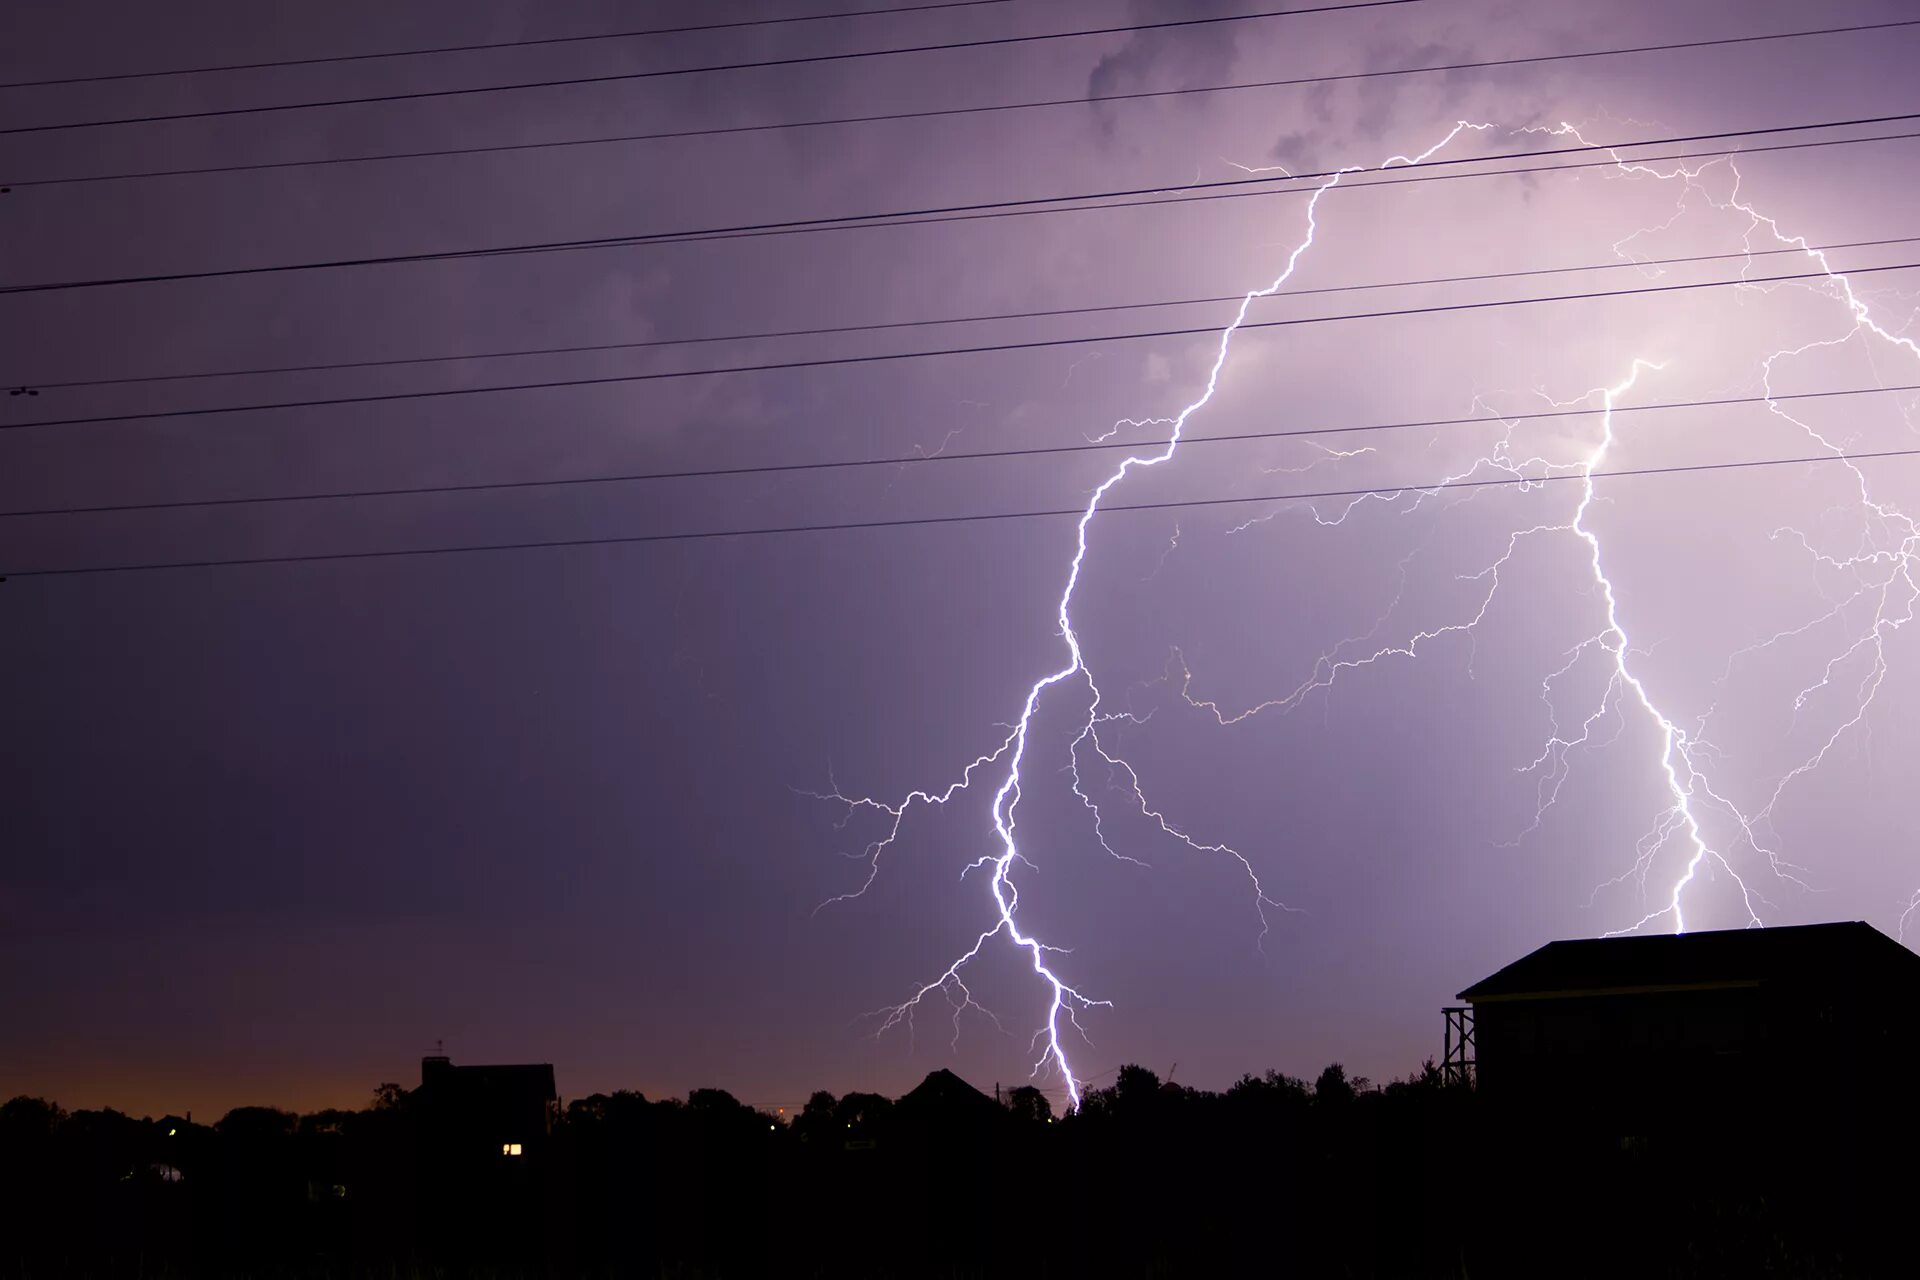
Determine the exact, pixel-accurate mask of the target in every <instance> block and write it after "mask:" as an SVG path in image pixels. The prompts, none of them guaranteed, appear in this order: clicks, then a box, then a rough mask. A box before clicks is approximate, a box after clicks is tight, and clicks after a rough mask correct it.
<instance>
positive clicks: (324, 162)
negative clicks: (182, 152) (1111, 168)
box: [6, 0, 1920, 188]
mask: <svg viewBox="0 0 1920 1280" xmlns="http://www.w3.org/2000/svg"><path fill="white" fill-rule="evenodd" d="M983 2H992V3H1000V2H1003V0H983ZM1916 26H1920V18H1909V19H1902V20H1900V21H1895V22H1871V23H1862V24H1859V25H1855V26H1844V27H1819V28H1813V29H1804V30H1799V31H1781V32H1774V33H1770V34H1764V35H1748V36H1725V37H1718V38H1715V39H1709V40H1683V41H1678V42H1674V43H1670V44H1648V45H1630V46H1625V47H1618V48H1609V49H1583V50H1576V51H1573V52H1568V53H1547V54H1531V55H1526V56H1521V57H1513V58H1487V59H1481V60H1478V61H1473V62H1451V63H1442V64H1439V65H1433V66H1419V67H1391V68H1383V69H1379V70H1374V71H1351V72H1342V73H1336V74H1332V75H1317V76H1296V77H1293V78H1291V79H1283V80H1255V81H1247V82H1241V83H1234V84H1219V85H1197V86H1189V87H1186V88H1181V89H1151V90H1140V91H1136V92H1131V93H1104V94H1087V95H1083V96H1079V97H1072V98H1043V99H1035V100H1029V101H1024V102H1005V103H989V104H986V105H982V106H973V107H941V108H934V109H930V110H921V111H891V112H881V113H876V114H870V115H857V116H835V117H829V118H826V119H818V120H787V121H774V122H770V123H767V124H747V125H719V126H714V127H710V128H703V129H675V130H665V131H658V132H652V133H629V134H617V135H613V136H610V137H598V138H575V139H563V140H559V141H554V142H511V143H497V144H491V145H485V146H473V147H440V148H432V149H427V150H419V151H397V152H386V153H381V154H376V155H365V156H323V157H319V158H316V159H310V160H267V161H258V162H254V163H246V164H223V165H203V166H198V167H189V168H179V169H146V170H135V171H131V172H123V173H103V174H82V175H78V176H73V177H59V178H27V179H10V180H7V183H6V185H10V186H13V187H19V188H30V187H50V186H68V185H74V184H81V183H92V182H120V181H132V180H137V179H146V178H170V177H186V176H197V175H210V174H224V173H252V172H260V171H265V170H272V169H299V168H313V167H321V166H329V165H342V164H370V163H377V162H382V161H390V160H423V159H431V158H436V157H445V156H469V155H489V154H499V153H503V152H514V151H547V150H555V149H560V148H567V147H593V146H606V145H610V144H614V143H628V142H652V141H662V140H667V139H679V138H709V137H718V136H722V135H727V134H745V133H765V132H769V131H774V130H784V129H819V128H830V127H838V126H844V125H855V124H873V123H879V122H886V121H899V120H929V119H936V118H940V117H948V116H971V115H984V114H989V113H995V112H1006V111H1031V110H1039V109H1044V108H1053V107H1079V106H1087V105H1090V104H1096V103H1106V102H1138V101H1145V100H1150V99H1156V98H1179V97H1187V96H1190V95H1194V94H1214V93H1235V92H1242V91H1247V90H1254V89H1279V88H1292V87H1299V86H1305V85H1316V84H1334V83H1339V82H1342V81H1350V80H1375V79H1382V78H1387V77H1397V76H1415V75H1431V74H1435V73H1439V72H1454V71H1481V70H1490V69H1494V68H1499V67H1517V66H1530V65H1538V64H1543V63H1555V62H1571V61H1577V60H1582V59H1588V58H1612V57H1623V56H1627V55H1634V54H1645V53H1665V52H1671V51H1676V50H1687V49H1708V48H1715V47H1720V46H1728V45H1745V44H1759V43H1764V42H1768V41H1776V40H1799V39H1807V38H1810V37H1815V36H1830V35H1847V34H1852V33H1856V32H1868V31H1887V30H1892V29H1895V28H1902V27H1916Z"/></svg>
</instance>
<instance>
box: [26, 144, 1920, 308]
mask: <svg viewBox="0 0 1920 1280" xmlns="http://www.w3.org/2000/svg"><path fill="white" fill-rule="evenodd" d="M1914 120H1920V112H1904V113H1901V114H1897V115H1881V116H1861V117H1853V118H1849V119H1843V120H1827V121H1818V122H1810V123H1803V124H1791V125H1775V126H1771V127H1767V128H1759V129H1731V130H1722V131H1719V132H1715V133H1696V134H1682V135H1673V136H1669V137H1663V138H1652V139H1639V140H1635V141H1628V142H1608V143H1587V144H1582V145H1580V146H1574V147H1551V148H1543V149H1535V150H1529V151H1504V152H1495V153H1493V154H1491V155H1483V156H1460V157H1455V158H1452V159H1447V160H1426V161H1422V162H1421V163H1419V164H1417V165H1412V164H1409V165H1394V166H1391V167H1388V166H1379V167H1374V166H1367V167H1356V168H1353V169H1350V170H1321V171H1315V172H1312V173H1298V174H1287V175H1281V176H1274V177H1249V178H1224V179H1219V180H1215V181H1210V182H1196V183H1189V184H1186V185H1185V186H1181V187H1169V186H1153V187H1132V188H1121V189H1113V190H1106V191H1094V192H1083V193H1078V194H1067V195H1054V196H1030V197H1021V198H1016V199H1006V200H991V201H980V202H972V203H966V204H951V205H934V206H927V207H922V208H917V209H896V210H888V211H883V212H875V213H854V214H835V215H832V216H824V217H815V218H801V219H787V220H781V221H769V222H752V223H736V224H731V225H725V226H711V227H699V228H689V229H684V230H678V231H656V232H644V233H638V234H633V235H623V236H595V237H590V238H585V239H575V240H549V241H533V242H525V243H515V244H505V245H485V246H478V247H473V248H466V249H444V250H432V251H426V252H420V253H405V254H384V255H378V256H368V257H359V258H331V259H319V260H311V261H306V262H283V263H267V264H261V265H258V266H251V267H221V268H211V269H207V270H200V271H174V272H165V273H155V274H148V275H137V276H105V277H96V278H91V279H79V280H59V281H46V282H41V283H31V284H9V285H4V286H0V294H22V293H51V292H61V291H66V290H72V289H96V288H105V287H112V286H120V285H143V284H161V283H178V282H181V281H188V280H213V279H229V278H234V277H240V276H255V275H273V274H281V273H289V272H308V271H327V270H336V269H340V268H347V267H370V266H393V265H398V264H402V263H417V262H436V261H449V260H457V259H468V258H487V257H499V256H509V255H517V254H529V253H536V254H537V253H556V252H565V251H577V250H583V249H607V248H626V247H634V246H639V245H655V244H691V243H700V242H703V241H708V240H721V239H736V238H744V237H747V236H759V235H791V234H796V233H800V232H806V231H840V230H859V229H863V228H867V227H873V226H892V225H899V226H918V225H922V224H924V223H935V222H948V221H960V220H963V219H983V218H1005V217H1017V216H1022V215H1031V214H1038V213H1067V212H1077V211H1081V210H1084V209H1087V208H1138V207H1146V206H1151V205H1155V204H1185V203H1199V202H1203V201H1207V200H1219V199H1229V198H1235V197H1244V196H1248V195H1305V194H1308V193H1310V191H1311V190H1312V188H1310V187H1301V186H1297V185H1286V186H1284V187H1283V188H1282V189H1280V190H1275V188H1276V187H1282V184H1299V183H1304V182H1309V181H1314V180H1320V181H1324V180H1326V179H1329V178H1332V177H1333V176H1334V175H1335V174H1336V173H1343V174H1344V175H1346V177H1352V176H1353V175H1365V174H1374V175H1377V176H1375V177H1374V178H1373V179H1372V180H1371V181H1368V180H1364V179H1362V180H1354V181H1348V180H1345V178H1343V181H1342V184H1341V188H1336V189H1346V190H1354V189H1364V188H1370V187H1377V186H1397V185H1400V184H1403V183H1414V182H1432V181H1441V180H1445V179H1448V178H1464V177H1473V178H1483V177H1507V176H1514V175H1518V174H1526V173H1542V172H1560V171H1565V172H1573V171H1577V170H1580V169H1586V168H1606V167H1613V166H1615V165H1616V164H1619V163H1628V162H1630V163H1653V162H1658V161H1662V160H1676V159H1691V158H1696V156H1698V155H1701V154H1705V155H1720V154H1728V153H1725V152H1721V151H1713V152H1706V153H1683V154H1680V155H1666V156H1645V157H1634V158H1633V159H1632V160H1631V161H1621V160H1618V159H1607V160H1601V161H1593V162H1587V163H1576V164H1555V165H1544V166H1530V167H1525V168H1512V169H1495V170H1488V171H1485V172H1479V173H1432V172H1429V171H1430V170H1437V169H1440V170H1454V169H1458V168H1459V167H1460V166H1462V165H1484V164H1494V163H1498V162H1500V161H1503V160H1529V159H1542V158H1555V157H1563V156H1574V155H1590V154H1593V153H1595V152H1600V151H1606V152H1610V153H1617V152H1619V151H1622V150H1638V149H1640V148H1645V147H1659V146H1673V145H1679V144H1682V143H1691V142H1708V141H1721V140H1725V139H1730V138H1749V137H1770V136H1774V135H1778V134H1789V133H1806V132H1811V131H1817V130H1823V129H1842V128H1854V127H1860V126H1865V125H1874V124H1889V123H1899V122H1911V121H1914ZM1912 136H1914V135H1913V134H1890V135H1880V136H1876V137H1868V138H1833V139H1821V140H1819V141H1817V142H1809V143H1776V144H1772V145H1769V146H1758V147H1746V148H1740V149H1739V151H1740V153H1741V154H1754V153H1758V152H1765V151H1779V150H1792V149H1796V148H1806V147H1813V146H1821V147H1827V146H1845V145H1850V144H1857V143H1862V142H1877V141H1892V140H1897V139H1902V138H1908V137H1912ZM1256 187H1257V188H1261V189H1260V190H1257V191H1256V190H1249V188H1256ZM1168 192H1177V193H1178V194H1176V195H1170V196H1169V195H1165V193H1168ZM1196 192H1197V193H1199V194H1193V193H1196ZM1156 196H1160V197H1163V198H1161V199H1157V200H1156V199H1152V198H1151V197H1156ZM1110 200H1111V201H1121V202H1122V203H1117V204H1110V205H1102V204H1091V205H1090V204H1087V203H1086V202H1088V201H1110ZM1055 206H1066V207H1064V208H1062V207H1055Z"/></svg>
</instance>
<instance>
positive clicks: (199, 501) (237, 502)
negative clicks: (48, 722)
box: [0, 383, 1920, 519]
mask: <svg viewBox="0 0 1920 1280" xmlns="http://www.w3.org/2000/svg"><path fill="white" fill-rule="evenodd" d="M1916 391H1920V383H1911V384H1907V385H1902V386H1870V387H1840V388H1835V389H1831V390H1826V391H1798V392H1793V393H1790V394H1778V395H1772V396H1764V395H1760V396H1722V397H1719V398H1716V399H1711V400H1668V401H1660V402H1656V403H1653V404H1640V405H1623V406H1617V407H1615V408H1614V410H1613V412H1614V413H1615V414H1622V413H1655V412H1668V411H1671V410H1675V409H1714V408H1730V407H1736V406H1741V405H1755V404H1770V403H1780V402H1787V401H1802V400H1832V399H1837V398H1840V397H1843V396H1870V395H1896V394H1902V393H1905V392H1916ZM1605 412H1607V411H1606V410H1605V409H1541V410H1536V411H1535V412H1532V413H1507V414H1500V415H1497V416H1493V417H1490V416H1487V415H1484V414H1483V415H1481V416H1478V417H1470V418H1422V419H1416V420H1411V421H1398V422H1369V423H1361V424H1358V425H1351V424H1350V425H1347V426H1339V427H1287V428H1279V429H1275V430H1270V431H1243V432H1235V433H1232V434H1225V435H1208V436H1186V437H1183V438H1182V440H1181V443H1180V447H1181V448H1182V449H1183V450H1184V449H1189V448H1192V447H1193V446H1195V445H1206V444H1245V443H1249V442H1254V441H1268V440H1291V439H1318V438H1319V437H1322V436H1342V435H1354V434H1357V433H1362V432H1375V431H1409V430H1413V429H1416V428H1420V427H1434V428H1438V427H1465V426H1486V425H1489V424H1491V423H1494V422H1499V423H1503V424H1504V423H1516V422H1540V421H1547V420H1554V419H1561V418H1588V417H1596V416H1598V415H1600V414H1603V413H1605ZM1165 443H1166V441H1165V437H1160V438H1157V439H1137V440H1099V441H1093V440H1087V441H1081V442H1077V443H1074V444H1058V445H1023V446H1020V447H1018V448H1012V449H980V450H974V451H971V452H965V453H909V454H895V455H893V456H892V457H883V458H835V459H826V460H821V461H815V462H774V463H756V464H750V465H743V466H735V467H695V468H689V469H685V470H679V471H637V472H627V473H624V474H618V475H597V476H566V477H559V478H555V479H546V480H495V481H483V482H475V483H471V484H426V485H406V486H400V487H394V488H385V489H336V490H332V491H330V492H325V493H290V494H269V495H256V496H249V497H237V498H187V499H178V500H173V501H166V502H121V503H104V504H99V505H93V506H66V507H37V508H26V509H21V510H16V511H0V519H7V518H10V517H30V516H77V515H106V514H125V513H129V512H137V511H177V510H201V509H211V508H216V507H244V506H263V505H269V504H282V503H299V502H334V501H344V500H348V499H359V498H399V497H422V496H426V495H429V494H449V493H485V492H507V491H511V490H516V489H562V488H577V487H581V486H585V485H599V484H628V483H638V482H644V481H654V480H704V479H721V478H726V477H731V476H761V475H787V474H793V473H796V472H807V471H842V470H853V469H858V468H864V467H898V466H916V465H921V464H931V463H941V462H980V461H989V460H994V459H1001V458H1034V457H1048V456H1055V455H1070V454H1078V453H1106V452H1111V451H1114V450H1120V449H1143V448H1155V447H1158V446H1160V445H1163V444H1165Z"/></svg>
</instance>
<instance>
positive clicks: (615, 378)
mask: <svg viewBox="0 0 1920 1280" xmlns="http://www.w3.org/2000/svg"><path fill="white" fill-rule="evenodd" d="M1916 268H1920V262H1900V263H1889V264H1885V265H1882V266H1877V267H1856V268H1851V269H1850V270H1849V271H1848V273H1847V274H1848V275H1850V276H1862V275H1874V274H1878V273H1882V272H1888V271H1911V270H1914V269H1916ZM1831 278H1832V275H1831V273H1830V272H1827V271H1803V272H1795V273H1791V274H1787V275H1774V276H1751V277H1741V278H1736V279H1732V280H1705V281H1696V282H1691V283H1687V284H1664V285H1644V286H1640V287H1637V288H1632V289H1601V290H1593V291H1589V292H1585V293H1560V294H1548V295H1545V296H1536V297H1530V298H1496V299H1489V300H1486V301H1482V302H1449V303H1437V304H1434V305H1432V306H1426V307H1399V308H1394V309H1391V310H1382V311H1352V312H1342V313H1340V314H1337V315H1329V316H1292V317H1287V318H1284V319H1279V320H1248V321H1243V322H1242V323H1241V324H1239V325H1238V326H1236V330H1237V331H1248V330H1260V329H1290V328H1295V327H1297V326H1301V325H1314V324H1336V323H1340V322H1343V321H1353V320H1382V319H1387V318H1390V317H1397V316H1426V315H1442V314H1448V313H1453V312H1462V311H1488V310H1494V309H1498V308H1503V307H1522V306H1537V305H1541V304H1545V303H1555V302H1587V301H1594V300H1598V299H1605V298H1631V297H1643V296H1648V295H1660V294H1674V293H1686V292H1695V291H1698V290H1702V289H1726V288H1739V287H1745V286H1753V285H1763V284H1785V283H1792V282H1798V281H1805V280H1828V279H1831ZM1219 331H1220V326H1219V325H1217V324H1213V325H1197V326H1191V327H1187V328H1180V329H1152V330H1146V331H1134V332H1128V333H1107V334H1089V335H1082V336H1076V337H1070V338H1032V339H1027V340H1024V341H1019V342H995V343H984V344H980V345H977V346H970V347H939V348H933V349H922V350H918V351H889V352H871V353H867V354H863V355H854V356H822V357H817V358H813V359H806V360H773V361H765V362H762V363H759V364H745V365H724V366H717V367H712V368H705V369H664V370H656V371H653V372H648V373H624V374H605V375H601V376H597V377H589V378H554V379H547V380H543V381H538V382H513V383H501V384H498V385H494V386H485V387H434V388H428V389H425V390H415V391H382V392H373V393H369V394H365V395H348V396H325V397H317V398H311V399H299V400H265V401H256V402H253V403H249V404H235V405H212V406H202V407H197V408H187V409H153V410H147V411H144V412H140V413H109V414H97V415H90V416H86V417H74V418H46V419H42V420H40V421H37V422H8V423H0V431H24V430H29V429H32V428H36V427H76V426H95V425H100V424H103V423H128V422H157V421H167V420H173V419H180V418H206V417H223V416H226V415H228V414H235V413H258V412H263V411H267V410H278V409H314V408H331V407H336V406H339V405H348V404H387V403H393V402H397V401H409V400H438V399H446V398H450V397H454V396H479V395H493V394H498V393H500V392H505V391H545V390H551V389H554V388H557V387H595V386H616V385H623V384H627V383H639V382H663V381H673V380H678V379H682V378H713V377H722V376H727V375H731V374H741V373H778V372H785V371H789V370H795V369H824V368H832V367H837V366H846V365H865V364H888V363H896V362H899V361H903V360H925V359H931V358H935V357H947V356H973V355H991V354H1001V353H1006V352H1015V351H1039V350H1046V349H1049V348H1054V347H1080V346H1094V345H1098V344H1101V343H1107V342H1137V341H1142V340H1145V339H1154V338H1188V337H1199V336H1203V335H1211V334H1216V333H1218V332H1219Z"/></svg>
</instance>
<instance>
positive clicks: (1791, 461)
mask: <svg viewBox="0 0 1920 1280" xmlns="http://www.w3.org/2000/svg"><path fill="white" fill-rule="evenodd" d="M1917 456H1920V448H1912V449H1883V450H1878V451H1874V452H1870V453H1825V454H1812V455H1806V456H1801V457H1794V458H1754V459H1747V460H1743V461H1735V462H1694V463H1685V464H1679V465H1675V466H1668V467H1634V468H1622V469H1619V470H1614V471H1595V472H1591V473H1566V472H1560V473H1552V474H1545V475H1531V476H1500V477H1490V478H1486V479H1480V480H1443V481H1440V482H1437V483H1434V484H1426V485H1420V484H1401V485H1391V486H1375V487H1371V488H1363V489H1325V490H1321V491H1319V492H1317V493H1271V494H1257V495H1251V496H1246V497H1237V498H1188V499H1181V500H1170V501H1164V502H1128V503H1115V504H1112V505H1110V506H1108V505H1103V506H1102V507H1101V508H1100V510H1101V512H1102V514H1115V513H1118V512H1123V511H1172V510H1193V509H1199V508H1206V507H1227V506H1244V505H1250V504H1254V503H1268V502H1306V501H1317V500H1323V499H1332V498H1364V497H1370V496H1375V495H1378V496H1381V497H1386V496H1391V495H1394V494H1401V493H1436V492H1438V491H1440V490H1442V489H1487V488H1496V487H1503V486H1513V485H1519V486H1523V487H1531V486H1539V485H1546V484H1551V483H1554V482H1556V481H1562V480H1580V479H1588V478H1590V479H1593V480H1622V479H1627V478H1629V477H1636V476H1667V475H1682V474H1687V473H1693V472H1711V471H1741V470H1749V469H1758V468H1772V467H1790V466H1807V465H1811V464H1814V463H1823V462H1845V463H1849V464H1854V463H1860V462H1871V461H1876V460H1880V459H1886V458H1911V457H1917ZM1085 510H1086V508H1085V507H1084V506H1079V507H1053V508H1046V509H1040V510H1028V511H993V512H970V513H964V514H960V515H950V516H901V517H896V518H893V519H883V520H836V521H832V522H828V523H821V524H792V525H777V526H762V527H757V528H746V529H700V530H691V531H686V532H679V533H641V534H627V535H623V536H618V537H597V538H555V539H543V540H537V541H525V542H485V543H460V544H457V545H453V546H438V547H395V548H385V549H380V550H373V551H325V552H309V553H305V554H299V555H274V556H230V557H222V558H218V559H205V560H165V561H160V560H156V561H146V562H141V563H132V564H106V565H83V566H79V567H72V568H58V569H28V570H25V571H21V572H14V573H11V574H9V575H8V576H11V577H16V578H54V577H77V576H81V575H89V574H103V573H139V572H148V571H152V570H158V569H219V568H237V567H242V566H248V565H282V564H313V563H318V562H320V561H352V560H392V559H398V558H400V557H414V556H443V555H469V554H475V553H480V552H500V551H535V550H550V549H562V548H575V547H605V546H634V545H639V544H643V543H657V542H703V541H710V540H713V539H719V538H760V537H772V536H788V535H793V534H803V533H833V532H845V531H854V530H866V529H899V528H907V527H910V526H916V525H959V524H984V523H987V522H990V521H1000V520H1040V519H1058V518H1066V517H1078V516H1080V515H1082V514H1084V512H1085ZM4 580H5V579H4V578H0V581H4Z"/></svg>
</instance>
